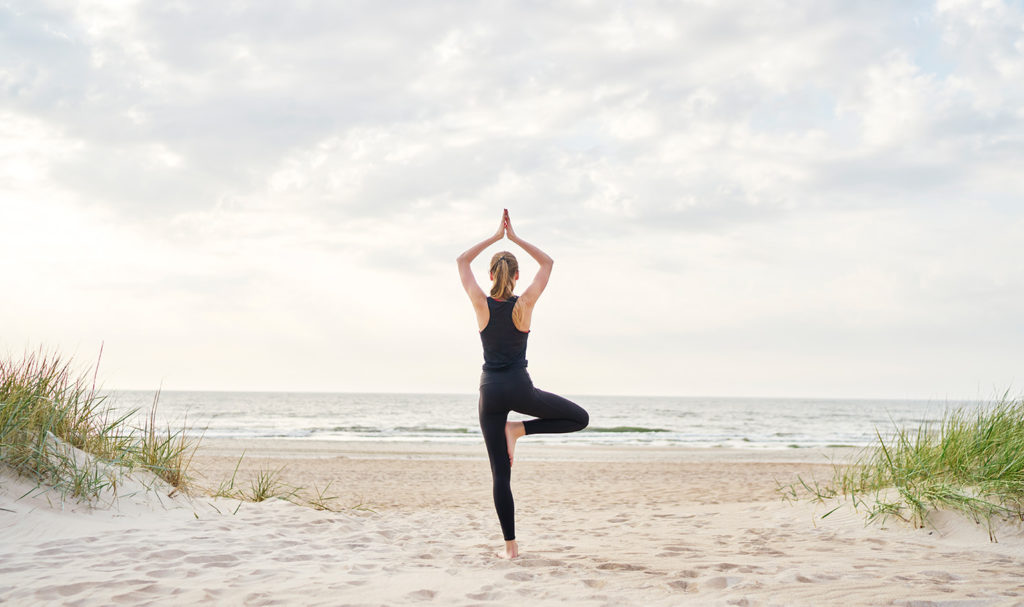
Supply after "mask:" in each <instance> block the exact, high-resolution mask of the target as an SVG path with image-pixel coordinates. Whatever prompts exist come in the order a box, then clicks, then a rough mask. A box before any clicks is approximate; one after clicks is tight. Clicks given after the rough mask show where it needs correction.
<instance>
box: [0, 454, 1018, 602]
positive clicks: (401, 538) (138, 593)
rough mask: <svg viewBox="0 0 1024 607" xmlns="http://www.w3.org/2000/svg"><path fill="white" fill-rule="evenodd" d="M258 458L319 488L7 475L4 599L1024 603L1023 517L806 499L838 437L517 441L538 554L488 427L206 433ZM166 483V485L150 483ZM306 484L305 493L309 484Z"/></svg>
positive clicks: (199, 462)
mask: <svg viewBox="0 0 1024 607" xmlns="http://www.w3.org/2000/svg"><path fill="white" fill-rule="evenodd" d="M243 449H244V450H245V451H246V456H245V458H244V459H243V460H242V463H241V466H240V468H239V472H238V475H237V476H236V484H237V485H247V483H248V478H249V477H250V475H251V473H252V472H253V471H255V470H258V469H260V468H262V469H273V470H277V469H280V468H281V467H282V466H283V470H282V472H281V480H282V482H284V483H286V484H291V485H302V486H304V487H306V488H307V489H309V488H312V487H313V486H319V487H321V488H322V487H324V486H325V485H327V484H328V482H330V488H329V490H328V494H330V495H333V496H335V499H333V500H331V502H330V503H331V504H333V506H334V507H336V508H338V509H340V510H341V511H340V512H327V511H317V510H314V509H312V508H306V507H300V506H296V505H294V504H292V503H289V502H285V501H282V500H269V501H266V502H262V503H248V502H244V503H243V502H238V501H236V500H230V499H223V498H221V499H216V500H214V499H210V498H202V497H196V496H193V497H191V498H187V497H184V496H180V495H179V496H175V497H173V498H168V497H167V496H166V495H164V496H163V497H159V498H157V497H154V496H152V495H150V496H147V495H146V494H136V495H134V496H132V497H131V498H124V499H119V500H111V503H110V504H107V505H101V506H100V507H93V508H90V507H87V506H84V505H81V504H73V503H64V504H61V503H60V501H59V499H58V498H57V496H55V495H54V494H52V493H46V492H39V491H37V492H36V493H35V494H34V495H32V496H29V497H26V498H23V499H20V500H19V499H18V497H19V496H20V495H21V494H22V493H24V492H25V491H26V490H27V489H28V488H30V487H31V486H30V485H29V486H26V485H25V483H24V481H21V480H19V479H15V478H12V477H11V476H9V475H7V476H0V508H2V509H0V537H3V542H2V543H0V602H3V603H6V604H12V605H22V604H29V605H31V604H70V605H110V604H128V605H147V604H156V605H182V604H191V603H208V604H225V605H405V604H434V605H508V604H523V605H549V604H550V605H554V604H573V605H595V606H603V605H609V606H611V605H835V604H842V605H905V606H911V605H945V606H954V605H956V606H960V605H1024V532H1022V531H1021V528H1020V526H1018V525H1014V524H1008V525H1003V526H1001V527H1000V528H998V529H997V537H998V539H999V542H998V543H992V542H990V541H989V537H988V532H987V530H986V529H985V528H984V527H983V526H980V525H976V524H974V523H973V522H971V521H968V520H965V519H963V518H961V517H958V516H955V515H942V514H939V515H936V516H935V517H934V523H935V524H934V525H933V526H932V527H929V528H925V529H915V528H912V527H910V526H908V525H906V524H903V523H900V522H898V521H889V522H887V523H885V524H882V525H878V524H872V525H865V523H864V521H863V518H862V516H861V515H860V514H859V513H857V512H855V511H853V509H852V508H851V507H850V506H849V505H846V506H842V507H840V509H839V510H837V511H835V512H834V513H832V514H831V515H829V516H828V517H826V518H821V517H822V515H823V514H825V513H826V512H828V511H829V510H831V509H832V508H834V507H835V504H826V505H822V504H811V503H806V502H804V503H797V504H791V503H787V502H784V501H783V500H781V499H780V496H779V493H778V492H777V491H776V486H777V482H776V481H777V480H778V481H781V482H784V483H788V482H790V481H791V480H793V479H794V478H795V476H796V475H797V474H800V475H803V476H804V477H812V476H817V477H819V478H827V477H828V475H829V471H830V468H829V466H828V464H827V461H828V460H827V458H828V457H833V458H842V457H846V456H847V455H848V454H845V453H843V452H842V451H841V450H840V451H837V452H830V453H824V452H821V451H812V450H804V449H800V450H787V451H778V452H768V451H742V450H723V449H703V450H686V449H668V448H664V449H657V448H639V447H632V448H627V447H607V448H600V447H578V446H573V445H572V444H571V442H570V440H569V439H567V440H566V443H565V444H564V445H538V444H528V443H527V442H523V443H521V446H520V449H519V452H518V453H517V461H516V465H515V467H514V468H513V490H514V491H515V495H516V505H517V531H518V536H519V540H520V548H521V551H522V556H521V558H519V559H517V560H514V561H511V562H509V561H505V560H501V559H498V558H495V557H494V556H493V554H494V552H495V551H497V550H498V549H499V548H500V547H501V546H502V541H501V534H500V530H499V527H498V522H497V518H496V516H495V514H494V511H493V506H492V504H491V497H490V484H489V483H490V481H489V471H488V468H487V462H486V459H484V458H483V447H482V445H437V444H429V443H426V444H424V443H420V444H412V443H402V444H394V443H390V444H389V443H330V442H319V443H318V442H308V441H247V442H242V441H226V440H217V441H212V440H207V441H204V445H203V448H202V449H201V451H200V453H199V454H198V455H197V457H196V459H195V462H194V467H195V470H196V472H197V473H199V474H200V475H201V476H200V479H199V481H200V483H203V484H206V485H207V486H210V487H216V486H217V485H218V484H219V483H220V482H221V481H223V480H225V479H227V478H229V477H230V476H231V474H232V472H233V470H234V468H235V466H236V464H237V463H238V455H239V454H240V453H241V452H242V450H243ZM152 493H154V494H155V493H158V492H155V491H154V492H152ZM306 494H307V495H308V494H309V491H308V490H307V491H306Z"/></svg>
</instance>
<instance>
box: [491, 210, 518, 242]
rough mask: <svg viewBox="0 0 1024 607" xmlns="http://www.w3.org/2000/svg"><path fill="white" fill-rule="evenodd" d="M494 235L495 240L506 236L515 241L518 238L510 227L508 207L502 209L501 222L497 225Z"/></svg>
mask: <svg viewBox="0 0 1024 607" xmlns="http://www.w3.org/2000/svg"><path fill="white" fill-rule="evenodd" d="M494 236H495V239H496V240H501V239H502V238H505V237H506V236H507V237H508V239H509V240H511V241H512V242H516V241H517V240H518V236H516V231H515V230H513V229H512V220H511V219H509V216H508V209H504V210H503V211H502V213H501V223H500V224H499V225H498V231H497V232H495V233H494Z"/></svg>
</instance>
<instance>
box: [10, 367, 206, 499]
mask: <svg viewBox="0 0 1024 607" xmlns="http://www.w3.org/2000/svg"><path fill="white" fill-rule="evenodd" d="M101 355H102V350H101ZM97 367H98V363H97ZM157 396H159V393H157ZM156 403H157V398H154V402H153V409H152V410H151V411H150V416H149V419H148V423H144V424H143V426H142V427H133V426H132V425H131V422H130V419H131V418H132V417H133V416H134V415H135V414H136V413H137V412H136V411H127V412H120V413H118V412H116V411H115V409H114V408H113V407H112V406H111V405H110V404H109V403H108V402H107V398H106V396H103V395H101V394H99V393H98V392H97V390H96V372H95V370H94V371H93V374H92V378H91V380H90V378H89V376H88V373H78V372H76V371H75V370H74V368H73V366H72V364H71V361H70V360H68V359H63V358H62V357H60V356H59V355H57V354H50V353H46V352H43V351H39V352H34V353H28V354H26V355H25V356H24V357H23V358H21V359H20V360H14V359H12V358H10V357H6V358H2V359H0V465H2V466H5V467H7V468H9V469H11V470H13V471H14V472H16V473H18V474H20V475H22V476H26V477H28V478H31V479H33V480H35V481H36V482H38V483H39V484H41V485H50V486H53V487H55V488H57V489H58V490H60V491H62V492H63V493H64V494H65V495H67V496H70V497H73V498H80V499H86V500H91V499H93V498H96V497H98V496H99V494H100V493H101V492H102V491H104V490H105V489H107V488H113V489H115V490H116V487H117V482H118V476H117V473H119V472H124V471H130V470H132V469H135V468H144V469H147V470H150V471H152V472H153V473H155V474H156V475H157V476H158V477H160V478H162V479H163V480H164V481H166V482H168V483H169V484H170V485H172V486H173V487H175V488H176V489H179V490H185V489H186V488H187V487H188V484H189V477H188V465H189V463H190V462H191V457H192V454H193V453H194V452H195V449H196V447H198V440H197V439H192V438H189V437H188V436H187V432H186V431H187V430H188V428H181V429H177V430H172V429H171V428H170V427H168V428H167V430H166V433H163V432H158V431H157V428H156V417H155V414H156Z"/></svg>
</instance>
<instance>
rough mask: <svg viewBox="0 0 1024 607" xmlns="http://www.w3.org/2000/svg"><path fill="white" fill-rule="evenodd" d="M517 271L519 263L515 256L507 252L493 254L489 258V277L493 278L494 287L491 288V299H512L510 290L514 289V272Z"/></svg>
mask: <svg viewBox="0 0 1024 607" xmlns="http://www.w3.org/2000/svg"><path fill="white" fill-rule="evenodd" d="M518 271H519V262H518V261H516V256H515V255H513V254H511V253H509V252H508V251H502V252H500V253H495V254H494V257H492V258H491V276H493V277H494V286H492V287H491V297H493V298H494V299H501V300H505V299H508V298H509V297H512V290H513V289H515V288H516V272H518Z"/></svg>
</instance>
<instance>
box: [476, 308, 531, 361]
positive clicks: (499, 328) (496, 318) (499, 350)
mask: <svg viewBox="0 0 1024 607" xmlns="http://www.w3.org/2000/svg"><path fill="white" fill-rule="evenodd" d="M518 299H519V298H518V297H516V296H512V297H509V298H508V299H506V300H505V301H498V300H496V299H492V298H490V297H488V298H487V308H488V309H489V310H490V312H491V318H490V320H489V321H487V326H486V327H484V330H483V331H480V341H482V342H483V344H484V371H505V370H509V369H523V368H525V367H526V338H527V337H529V336H530V332H529V331H526V332H525V333H524V332H523V331H520V330H519V329H517V328H516V325H515V323H513V322H512V309H513V308H515V307H516V300H518Z"/></svg>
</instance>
